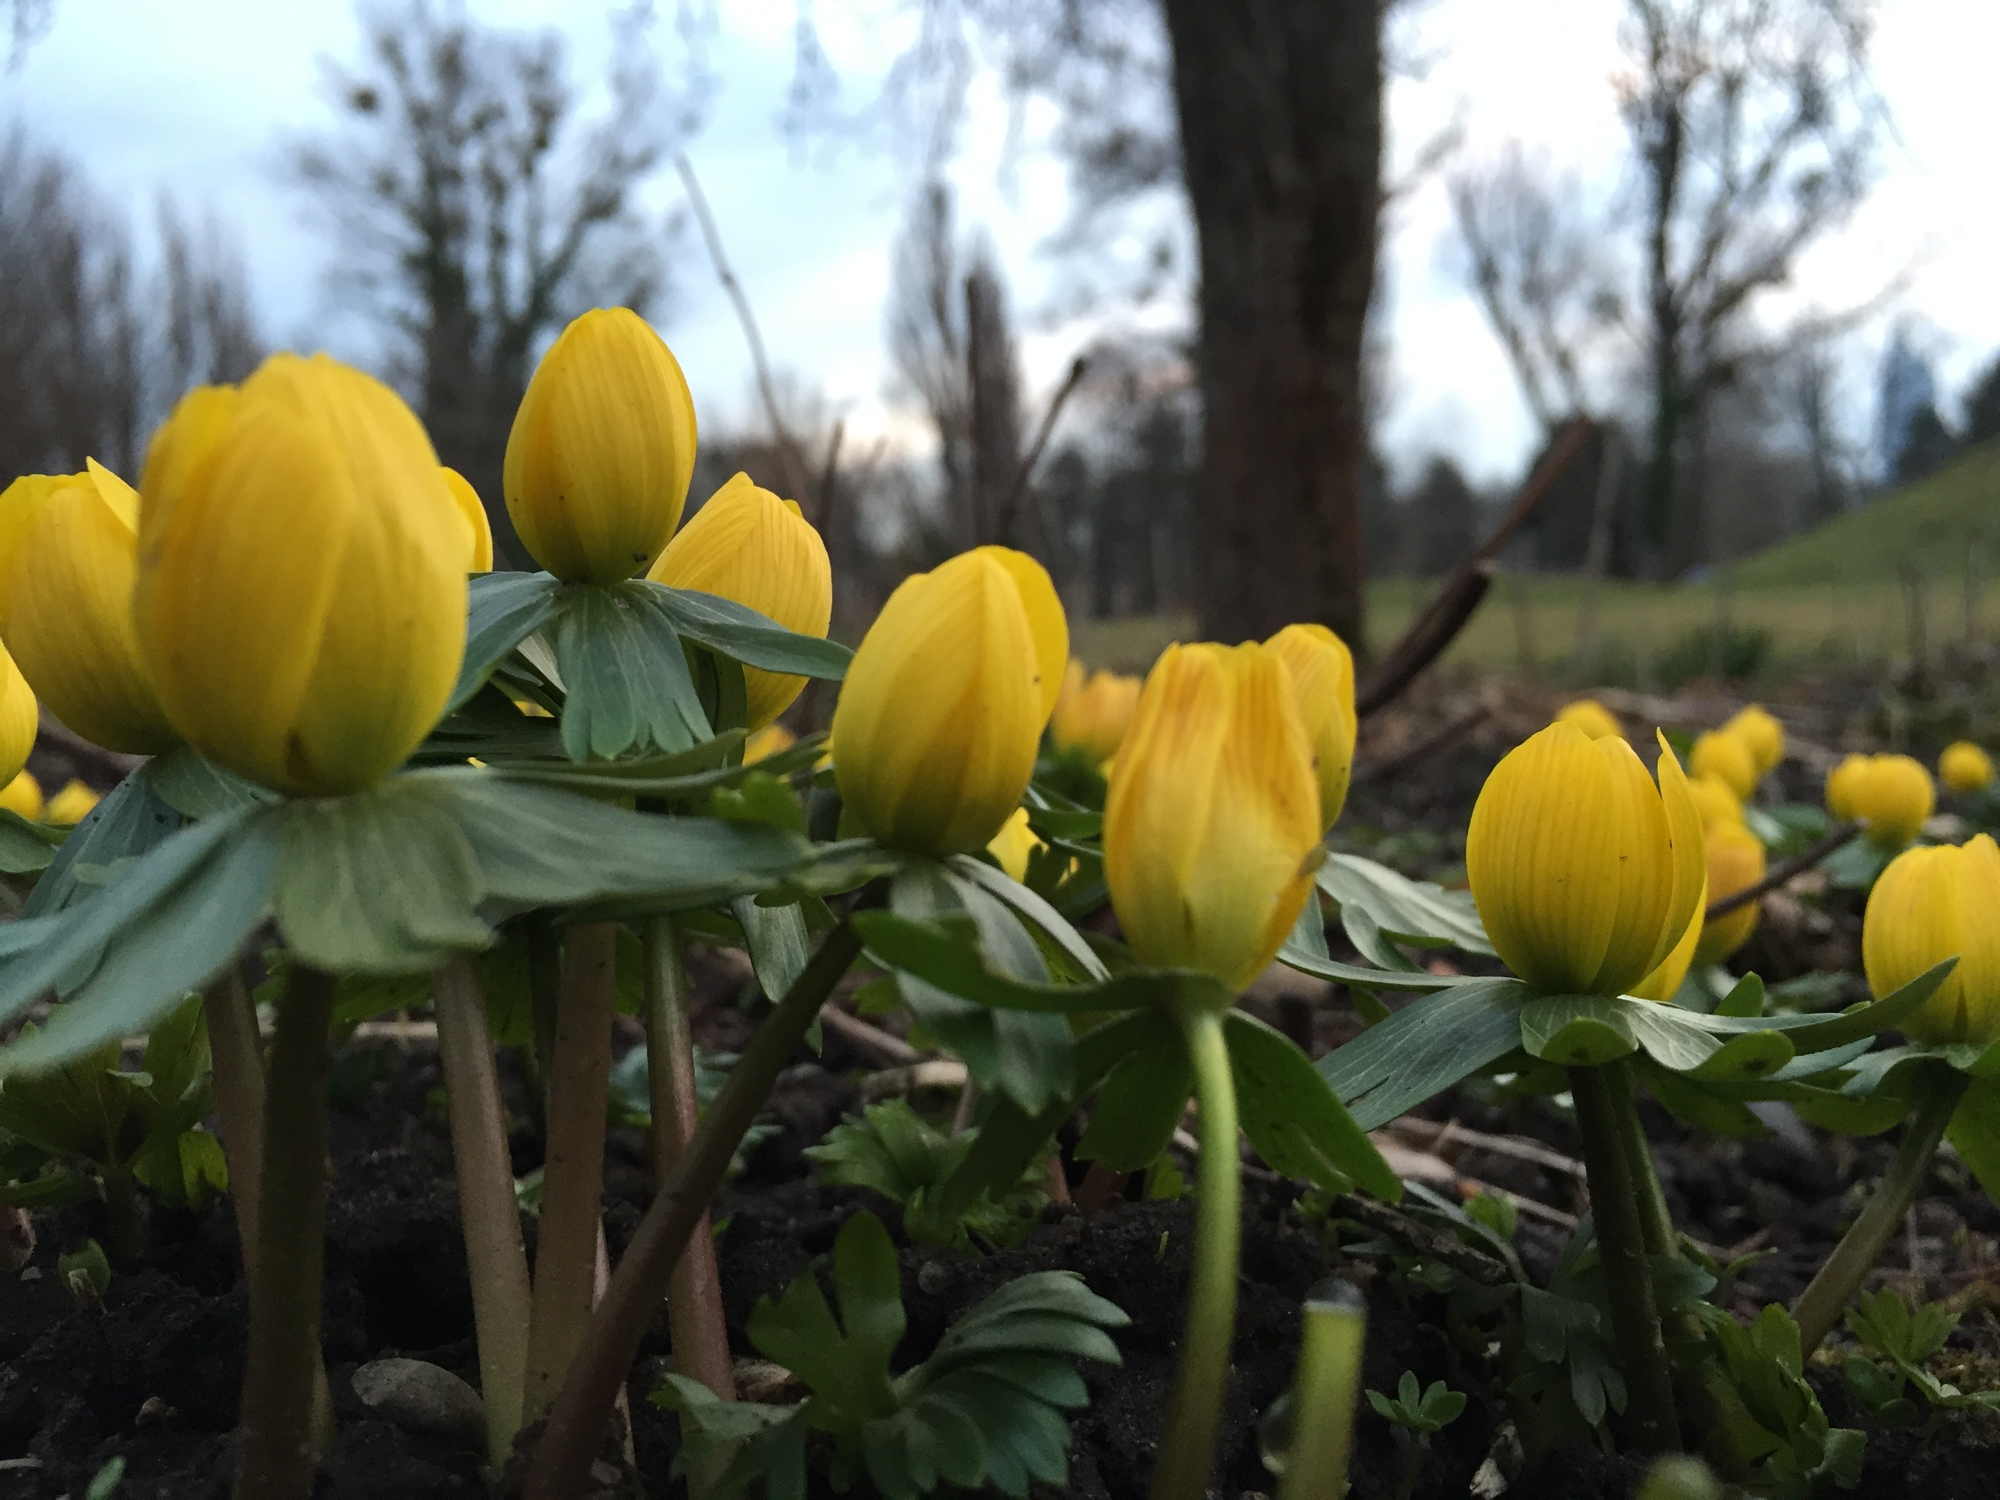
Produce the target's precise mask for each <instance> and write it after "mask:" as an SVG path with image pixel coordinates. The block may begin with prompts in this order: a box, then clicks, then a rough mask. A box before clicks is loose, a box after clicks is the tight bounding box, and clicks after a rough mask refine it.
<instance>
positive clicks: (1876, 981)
mask: <svg viewBox="0 0 2000 1500" xmlns="http://www.w3.org/2000/svg"><path fill="white" fill-rule="evenodd" d="M1996 910H2000V849H1996V848H1995V847H1994V844H1993V840H1992V838H1991V837H1989V836H1988V835H1986V834H1983V833H1982V834H1980V835H1979V836H1978V837H1977V838H1974V839H1972V840H1971V841H1969V842H1968V843H1966V844H1964V845H1962V846H1958V847H1954V846H1952V845H1949V844H1939V845H1931V846H1928V847H1925V848H1920V849H1906V850H1904V851H1903V852H1902V853H1901V854H1899V855H1897V856H1896V857H1895V858H1894V859H1893V860H1891V861H1890V862H1889V868H1888V869H1886V870H1884V871H1883V872H1882V875H1881V878H1880V879H1879V880H1877V881H1876V882H1875V889H1874V890H1873V891H1871V892H1869V895H1868V911H1867V915H1866V916H1865V917H1864V918H1863V919H1862V924H1861V959H1862V964H1863V966H1864V967H1865V968H1866V969H1867V971H1868V987H1869V988H1870V989H1872V990H1873V991H1874V992H1875V994H1876V997H1877V998H1878V999H1879V998H1881V997H1882V996H1884V995H1888V994H1890V993H1892V992H1894V991H1896V990H1898V989H1901V988H1902V987H1903V986H1904V985H1906V984H1908V983H1909V982H1910V981H1911V980H1912V979H1915V978H1916V977H1917V976H1918V975H1919V974H1922V973H1924V972H1925V971H1926V970H1928V969H1931V968H1932V967H1934V966H1935V965H1937V964H1940V963H1943V962H1944V961H1945V960H1946V959H1947V958H1952V957H1956V958H1957V959H1958V967H1956V968H1955V969H1953V970H1952V971H1951V975H1950V977H1949V978H1947V979H1946V980H1945V982H1944V983H1943V984H1942V985H1940V986H1939V987H1938V990H1937V993H1936V994H1934V995H1932V996H1931V997H1930V999H1928V1000H1926V1001H1925V1002H1924V1003H1923V1005H1922V1006H1921V1007H1920V1008H1919V1009H1918V1010H1917V1012H1916V1014H1914V1015H1911V1016H1907V1017H1905V1018H1904V1020H1903V1030H1904V1032H1905V1033H1907V1034H1908V1035H1909V1036H1910V1037H1911V1038H1912V1039H1913V1040H1915V1041H1919V1042H1930V1043H1951V1042H1971V1043H1974V1044H1976V1045H1980V1046H1984V1045H1986V1044H1987V1043H1990V1042H1994V1041H2000V922H1995V921H1994V920H1993V913H1994V912H1995V911H1996Z"/></svg>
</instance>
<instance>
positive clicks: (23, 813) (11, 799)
mask: <svg viewBox="0 0 2000 1500" xmlns="http://www.w3.org/2000/svg"><path fill="white" fill-rule="evenodd" d="M0 807H4V808H6V809H7V811H8V812H10V813H12V814H13V815H14V816H15V817H17V818H26V819H27V820H28V821H29V822H30V823H32V822H34V821H35V819H37V818H39V817H40V816H41V815H42V784H41V783H40V782H39V781H37V780H35V773H34V772H32V771H22V772H19V773H17V774H16V775H15V777H14V779H13V780H12V781H10V782H8V783H7V784H6V785H5V786H0Z"/></svg>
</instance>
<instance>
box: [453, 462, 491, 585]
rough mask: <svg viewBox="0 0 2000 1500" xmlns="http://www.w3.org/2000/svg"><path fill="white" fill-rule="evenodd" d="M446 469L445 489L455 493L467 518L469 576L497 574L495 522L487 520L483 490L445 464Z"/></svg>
mask: <svg viewBox="0 0 2000 1500" xmlns="http://www.w3.org/2000/svg"><path fill="white" fill-rule="evenodd" d="M441 467H442V468H443V470H444V483H445V488H446V489H448V490H450V491H451V500H452V504H454V505H456V506H457V507H458V513H459V514H460V515H461V516H463V517H465V525H466V530H467V531H468V532H469V533H470V535H469V537H468V538H467V544H468V550H467V552H466V565H465V571H466V572H468V573H491V572H492V571H493V523H492V522H491V521H490V520H488V519H487V516H486V506H485V505H484V504H483V503H482V502H481V500H480V498H479V491H477V490H475V489H474V488H473V487H472V481H471V480H470V479H467V478H466V477H465V476H464V475H463V474H461V473H459V472H458V470H456V469H454V468H453V467H452V466H451V465H450V464H444V465H441Z"/></svg>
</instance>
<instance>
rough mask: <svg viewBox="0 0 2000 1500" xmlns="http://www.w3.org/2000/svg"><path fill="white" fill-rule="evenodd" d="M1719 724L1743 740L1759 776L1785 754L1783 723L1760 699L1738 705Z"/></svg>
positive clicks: (1770, 770) (1770, 769)
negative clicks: (1738, 706)
mask: <svg viewBox="0 0 2000 1500" xmlns="http://www.w3.org/2000/svg"><path fill="white" fill-rule="evenodd" d="M1722 728H1723V732H1724V733H1726V734H1733V735H1735V736H1736V737H1737V738H1738V739H1739V740H1741V741H1742V742H1743V745H1744V748H1746V749H1747V750H1749V752H1750V760H1751V764H1752V765H1754V766H1755V767H1756V769H1757V774H1758V775H1759V776H1760V777H1761V776H1768V775H1769V774H1770V773H1771V772H1772V771H1773V770H1774V769H1775V768H1776V767H1777V764H1778V762H1779V761H1781V760H1783V759H1784V758H1785V726H1784V725H1783V724H1781V723H1779V722H1778V718H1777V715H1775V714H1773V713H1771V712H1770V710H1768V709H1766V708H1765V707H1764V705H1763V704H1761V703H1752V704H1751V705H1749V706H1748V707H1747V708H1742V709H1738V710H1737V711H1736V712H1735V713H1734V714H1732V715H1731V716H1730V718H1729V721H1728V722H1727V723H1726V724H1724V725H1723V726H1722Z"/></svg>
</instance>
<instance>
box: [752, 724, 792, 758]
mask: <svg viewBox="0 0 2000 1500" xmlns="http://www.w3.org/2000/svg"><path fill="white" fill-rule="evenodd" d="M798 742H799V737H798V736H797V735H795V734H793V733H792V732H791V730H789V729H787V728H785V726H784V725H782V724H766V725H765V726H764V727H763V728H762V729H759V730H758V731H757V732H756V733H754V734H752V735H751V736H750V738H749V739H747V740H745V741H744V742H743V764H744V765H746V766H747V765H753V764H755V763H756V762H757V761H760V760H769V759H770V758H771V757H772V756H774V755H778V754H781V753H782V752H784V751H786V750H789V749H791V748H792V746H794V745H796V744H797V743H798Z"/></svg>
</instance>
